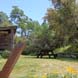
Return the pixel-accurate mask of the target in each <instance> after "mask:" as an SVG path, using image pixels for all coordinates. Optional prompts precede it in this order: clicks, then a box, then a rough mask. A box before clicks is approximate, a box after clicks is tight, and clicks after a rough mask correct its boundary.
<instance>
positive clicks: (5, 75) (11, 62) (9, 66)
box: [0, 43, 25, 78]
mask: <svg viewBox="0 0 78 78" xmlns="http://www.w3.org/2000/svg"><path fill="white" fill-rule="evenodd" d="M24 48H25V43H18V44H17V45H16V47H15V48H14V49H13V50H12V52H11V54H10V56H9V58H8V60H7V62H6V64H5V65H4V67H3V69H2V71H1V72H0V78H9V75H10V73H11V72H12V70H13V68H14V66H15V64H16V62H17V60H18V58H19V56H20V55H21V53H22V51H23V49H24Z"/></svg>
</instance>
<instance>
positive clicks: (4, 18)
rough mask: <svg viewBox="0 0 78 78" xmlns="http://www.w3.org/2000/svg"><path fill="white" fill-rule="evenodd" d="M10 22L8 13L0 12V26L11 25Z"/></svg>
mask: <svg viewBox="0 0 78 78" xmlns="http://www.w3.org/2000/svg"><path fill="white" fill-rule="evenodd" d="M11 25H12V23H11V22H10V21H9V18H8V15H7V14H6V13H4V12H2V11H1V12H0V27H3V26H11Z"/></svg>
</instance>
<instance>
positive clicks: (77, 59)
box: [24, 55, 78, 62]
mask: <svg viewBox="0 0 78 78" xmlns="http://www.w3.org/2000/svg"><path fill="white" fill-rule="evenodd" d="M24 58H28V59H31V58H32V59H40V60H41V59H48V60H49V59H50V60H60V61H68V62H78V58H65V57H57V58H56V59H55V58H54V57H51V58H49V57H48V56H43V58H37V56H30V55H26V56H24Z"/></svg>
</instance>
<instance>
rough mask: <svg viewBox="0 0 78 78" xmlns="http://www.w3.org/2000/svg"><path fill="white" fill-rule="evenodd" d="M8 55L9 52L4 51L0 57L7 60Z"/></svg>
mask: <svg viewBox="0 0 78 78" xmlns="http://www.w3.org/2000/svg"><path fill="white" fill-rule="evenodd" d="M9 54H10V51H8V50H4V51H2V53H1V56H2V57H3V58H8V56H9Z"/></svg>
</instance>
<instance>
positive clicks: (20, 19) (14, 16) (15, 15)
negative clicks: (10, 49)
mask: <svg viewBox="0 0 78 78" xmlns="http://www.w3.org/2000/svg"><path fill="white" fill-rule="evenodd" d="M10 18H11V21H12V23H13V24H15V25H17V26H18V27H19V28H21V36H26V29H27V26H28V20H29V18H28V16H26V15H25V14H24V11H23V10H22V9H20V8H18V7H17V6H13V9H12V11H11V14H10Z"/></svg>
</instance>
